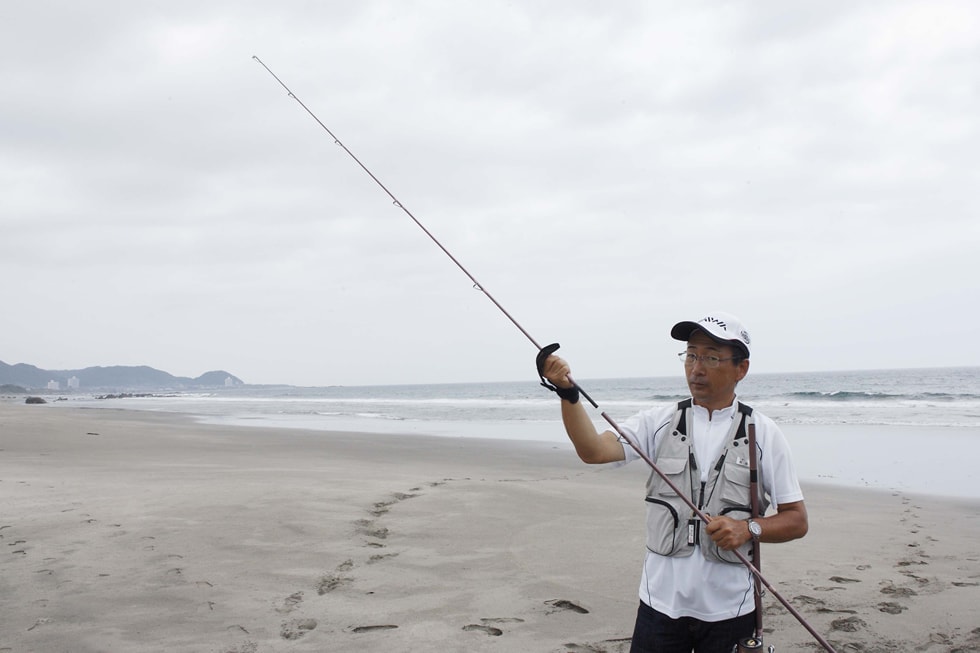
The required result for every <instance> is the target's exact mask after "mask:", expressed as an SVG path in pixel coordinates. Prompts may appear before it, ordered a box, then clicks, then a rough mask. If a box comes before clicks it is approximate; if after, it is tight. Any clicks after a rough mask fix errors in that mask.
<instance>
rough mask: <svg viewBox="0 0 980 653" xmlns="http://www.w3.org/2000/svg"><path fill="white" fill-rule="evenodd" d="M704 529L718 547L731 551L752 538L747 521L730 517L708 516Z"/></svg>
mask: <svg viewBox="0 0 980 653" xmlns="http://www.w3.org/2000/svg"><path fill="white" fill-rule="evenodd" d="M709 519H710V521H708V523H707V524H705V526H704V530H705V531H706V532H707V533H708V535H710V536H711V541H712V542H714V543H715V544H716V545H717V546H718V548H719V549H722V550H724V551H733V550H735V549H737V548H738V547H740V546H742V545H743V544H745V543H746V542H748V541H749V540H751V539H752V533H750V532H749V523H748V522H747V521H744V520H741V519H732V518H731V517H721V516H710V517H709Z"/></svg>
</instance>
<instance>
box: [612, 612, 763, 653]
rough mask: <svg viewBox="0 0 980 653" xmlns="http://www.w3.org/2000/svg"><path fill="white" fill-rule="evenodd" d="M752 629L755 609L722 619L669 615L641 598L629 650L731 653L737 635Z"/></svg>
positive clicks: (643, 652)
mask: <svg viewBox="0 0 980 653" xmlns="http://www.w3.org/2000/svg"><path fill="white" fill-rule="evenodd" d="M754 632H755V613H754V612H750V613H749V614H743V615H742V616H741V617H735V618H733V619H725V620H724V621H701V620H700V619H694V618H693V617H681V618H680V619H671V618H670V617H668V616H667V615H665V614H663V613H662V612H657V611H656V610H654V609H653V608H651V607H650V606H648V605H647V604H645V603H643V602H642V601H640V609H639V610H637V612H636V626H635V627H634V629H633V645H632V647H631V648H630V653H691V651H694V653H732V649H733V648H734V647H735V645H736V644H737V643H738V641H739V640H740V639H742V638H743V637H751V636H752V635H753V634H754Z"/></svg>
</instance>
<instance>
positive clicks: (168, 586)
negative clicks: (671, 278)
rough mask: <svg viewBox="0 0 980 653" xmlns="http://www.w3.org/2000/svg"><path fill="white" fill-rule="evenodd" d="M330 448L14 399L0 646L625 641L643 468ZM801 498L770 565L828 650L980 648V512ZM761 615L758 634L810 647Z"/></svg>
mask: <svg viewBox="0 0 980 653" xmlns="http://www.w3.org/2000/svg"><path fill="white" fill-rule="evenodd" d="M38 408H41V410H40V411H39V410H38ZM316 434H317V436H319V437H310V434H308V433H303V432H301V431H295V430H292V429H268V428H262V427H255V428H253V427H249V428H243V427H227V426H215V425H208V424H201V423H198V422H196V421H195V420H193V419H192V418H191V417H188V416H181V415H179V414H172V413H150V412H139V411H131V410H125V409H113V408H108V409H90V408H67V409H59V410H56V411H48V410H44V409H43V407H37V406H23V405H10V404H0V450H2V451H0V457H2V459H3V467H2V471H0V490H2V491H3V493H4V497H5V510H4V514H3V516H2V517H0V543H2V545H3V546H2V547H0V551H2V558H0V561H2V562H0V565H2V568H0V577H2V578H3V579H4V584H5V588H4V590H5V591H4V592H3V593H2V595H0V651H4V650H10V651H21V650H72V651H76V652H86V651H92V652H95V651H103V650H127V651H163V650H186V651H202V652H203V651H208V652H210V651H214V652H219V651H220V652H221V653H258V652H260V651H284V650H289V651H325V650H337V651H343V650H358V651H366V652H368V653H372V652H375V651H377V652H381V651H390V650H401V651H420V652H421V651H445V650H459V651H503V650H508V651H510V650H522V651H589V650H604V651H607V652H609V653H618V652H619V651H624V650H626V649H627V648H628V644H624V638H628V637H629V634H630V631H631V628H632V620H633V615H634V614H635V609H636V603H637V598H636V584H637V582H638V580H639V570H640V564H641V561H642V555H643V532H642V520H643V517H642V515H643V501H642V493H643V483H644V480H645V478H646V470H645V469H643V468H642V467H641V466H640V465H630V466H628V467H626V468H623V469H619V470H616V469H610V468H608V467H590V466H587V465H584V464H582V463H581V462H579V461H578V459H577V458H576V457H575V455H574V452H572V451H571V450H570V448H563V447H560V446H557V445H556V444H555V443H550V442H520V441H514V440H483V439H479V438H468V437H459V438H447V437H444V436H424V435H418V436H413V437H411V438H406V437H404V436H402V437H399V436H397V435H384V434H376V435H370V436H367V435H366V434H363V433H345V432H324V431H317V432H316ZM804 492H805V494H806V501H807V507H808V510H809V512H810V520H811V528H810V533H809V535H808V536H807V537H806V538H804V539H803V540H799V541H797V542H792V543H788V544H783V545H768V546H766V547H765V549H764V558H763V559H764V563H765V567H764V568H763V573H764V574H765V575H766V577H767V578H768V579H769V581H770V582H772V583H773V585H774V587H775V588H776V589H777V591H779V593H780V594H781V595H783V596H784V597H785V598H787V599H788V600H790V601H792V603H793V604H794V606H795V607H796V608H797V609H798V610H800V611H801V612H802V613H803V614H804V616H805V617H806V618H807V620H808V621H810V623H811V624H813V625H814V627H815V628H816V629H817V630H818V632H820V633H821V634H822V635H823V636H825V637H827V638H828V639H829V640H830V641H831V642H832V643H833V644H834V645H835V647H837V648H838V650H841V649H842V648H843V647H844V646H848V647H850V648H848V649H846V650H856V648H855V647H857V646H861V647H863V648H862V649H861V650H866V651H875V650H878V651H885V650H889V651H896V650H897V651H902V650H917V649H922V650H936V651H951V650H954V649H956V648H958V650H961V651H968V650H980V629H978V628H977V624H976V623H975V616H974V610H973V606H975V605H976V604H977V602H978V601H980V554H977V553H976V545H975V543H976V541H978V538H980V501H976V500H967V499H961V500H946V499H943V498H940V497H934V496H928V495H918V494H914V493H907V492H899V491H885V490H865V489H849V488H841V487H838V486H834V485H827V484H824V483H809V482H808V483H806V484H805V485H804ZM765 606H766V607H765V610H766V612H765V625H766V629H767V632H768V631H770V630H771V631H772V635H770V636H767V637H768V638H769V639H767V643H772V644H774V645H775V646H776V648H777V650H799V649H800V648H805V647H807V646H808V642H809V641H810V636H809V634H808V633H806V631H805V630H803V628H802V627H801V626H799V625H798V624H797V623H796V620H795V619H794V618H793V617H792V616H791V615H789V614H788V613H787V612H786V611H785V610H784V609H783V608H782V607H781V606H780V605H778V603H777V602H776V601H775V600H774V599H773V598H772V597H767V598H766V600H765ZM770 640H771V641H770ZM589 647H591V648H589Z"/></svg>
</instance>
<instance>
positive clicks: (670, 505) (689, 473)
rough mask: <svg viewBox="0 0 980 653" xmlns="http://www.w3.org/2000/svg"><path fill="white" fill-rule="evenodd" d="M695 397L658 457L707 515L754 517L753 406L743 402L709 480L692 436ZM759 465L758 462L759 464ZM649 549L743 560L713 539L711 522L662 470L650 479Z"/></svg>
mask: <svg viewBox="0 0 980 653" xmlns="http://www.w3.org/2000/svg"><path fill="white" fill-rule="evenodd" d="M692 403H693V402H692V400H691V399H686V400H684V401H682V402H680V403H678V404H677V410H676V411H675V413H674V417H673V420H672V421H671V424H670V430H669V431H667V432H666V433H665V434H664V435H663V436H661V437H660V439H659V442H658V443H657V447H656V452H655V453H656V456H655V461H656V463H657V467H658V468H660V471H662V472H663V473H664V475H666V476H667V478H669V479H670V481H671V482H672V483H673V484H674V485H675V486H677V488H678V489H680V490H681V491H682V492H683V493H684V495H685V496H686V497H687V498H688V499H690V501H691V502H692V503H694V505H696V506H697V507H698V509H699V510H701V512H703V513H705V514H706V515H709V516H712V515H724V516H726V517H731V518H732V519H748V518H749V517H751V516H752V504H751V498H750V495H751V490H750V478H749V439H748V435H747V427H748V424H750V423H754V420H753V417H752V409H751V408H750V407H748V406H746V405H745V404H743V403H742V402H738V412H739V415H738V418H737V419H734V420H732V427H731V429H730V430H729V432H728V435H727V436H726V444H725V448H724V450H723V451H722V452H721V456H719V458H718V460H717V461H715V463H714V465H713V466H712V468H711V471H710V472H709V473H708V480H707V481H705V482H704V483H702V482H701V471H700V467H699V464H700V463H699V461H698V460H697V459H696V457H695V455H694V446H693V445H694V443H693V440H692V437H691V436H689V435H688V433H687V431H688V428H687V424H688V423H689V421H690V420H689V419H688V413H689V411H690V410H691V406H692ZM757 467H758V465H757ZM761 472H762V470H761V468H760V469H759V477H758V478H759V483H758V490H759V515H760V516H761V515H764V514H765V512H766V510H767V509H768V507H769V502H768V500H767V499H766V497H765V492H764V491H763V489H762V476H761ZM646 501H647V549H649V550H650V551H651V552H653V553H656V554H658V555H662V556H677V557H684V556H689V555H691V554H692V553H694V548H695V547H697V546H700V548H701V552H702V553H703V554H704V557H705V558H706V559H708V560H714V561H717V562H729V563H735V564H738V563H740V560H739V559H738V558H736V557H735V554H734V552H732V551H724V550H722V549H719V548H718V546H717V545H716V544H715V543H714V542H712V541H711V536H710V535H708V534H707V533H706V532H705V529H704V527H705V524H704V523H703V522H702V521H701V520H700V519H699V518H698V517H697V515H695V514H694V511H692V510H691V508H690V506H688V505H687V504H686V503H684V501H683V499H681V497H680V496H679V495H678V494H677V492H675V491H674V490H673V489H672V488H671V487H670V486H669V485H668V484H667V483H666V482H665V481H664V480H663V478H661V477H660V475H659V474H657V473H656V472H652V473H651V474H650V478H649V480H648V481H647V498H646ZM751 550H752V542H751V540H750V541H749V542H746V543H745V544H743V545H742V546H741V547H740V548H739V551H740V552H741V553H742V555H744V556H746V557H751Z"/></svg>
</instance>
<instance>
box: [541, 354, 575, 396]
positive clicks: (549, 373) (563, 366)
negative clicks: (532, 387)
mask: <svg viewBox="0 0 980 653" xmlns="http://www.w3.org/2000/svg"><path fill="white" fill-rule="evenodd" d="M571 373H572V370H571V368H570V367H568V363H567V362H565V359H563V358H559V357H558V356H556V355H554V354H552V355H551V356H548V358H546V359H545V361H544V367H543V368H542V373H541V375H542V376H543V377H544V378H546V379H548V381H550V382H551V383H552V384H553V385H554V386H555V387H557V388H571V387H572V382H571V381H569V380H568V377H569V375H571Z"/></svg>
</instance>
